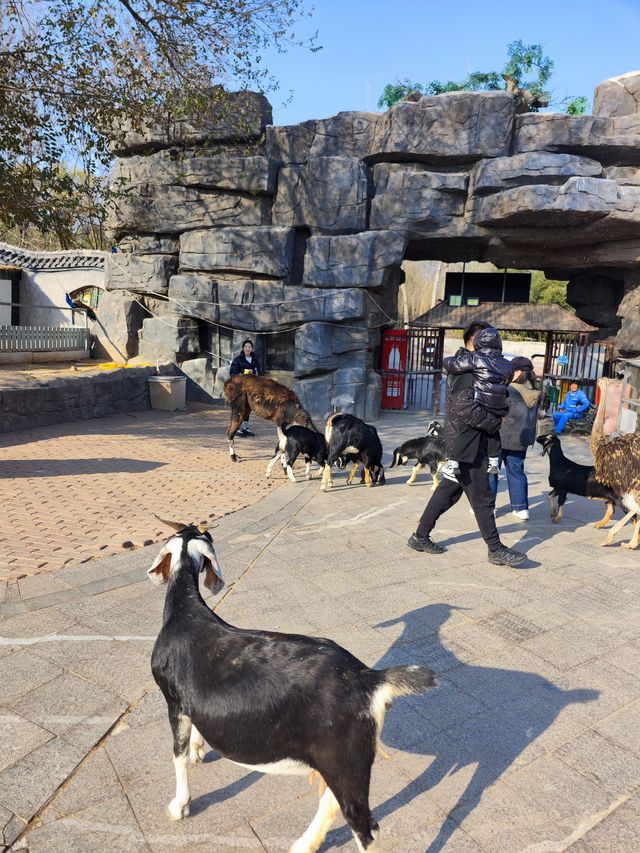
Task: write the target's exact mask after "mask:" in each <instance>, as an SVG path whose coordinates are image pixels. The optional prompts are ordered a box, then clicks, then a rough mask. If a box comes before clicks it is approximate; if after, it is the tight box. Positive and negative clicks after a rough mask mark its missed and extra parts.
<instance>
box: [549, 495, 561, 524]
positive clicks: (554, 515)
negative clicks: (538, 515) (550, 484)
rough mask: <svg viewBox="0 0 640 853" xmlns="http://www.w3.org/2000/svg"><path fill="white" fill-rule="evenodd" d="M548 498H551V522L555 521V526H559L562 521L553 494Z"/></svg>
mask: <svg viewBox="0 0 640 853" xmlns="http://www.w3.org/2000/svg"><path fill="white" fill-rule="evenodd" d="M547 497H548V498H549V511H550V513H551V521H553V523H554V524H557V523H558V522H559V521H560V519H559V518H558V510H557V509H556V505H555V501H554V500H553V492H549V494H548V496H547Z"/></svg>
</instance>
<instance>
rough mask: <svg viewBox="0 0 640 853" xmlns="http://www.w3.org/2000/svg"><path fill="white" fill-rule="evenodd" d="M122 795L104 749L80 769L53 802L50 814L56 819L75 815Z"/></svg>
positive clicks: (87, 760)
mask: <svg viewBox="0 0 640 853" xmlns="http://www.w3.org/2000/svg"><path fill="white" fill-rule="evenodd" d="M120 793H122V786H121V784H120V781H119V779H118V776H117V774H116V772H115V770H114V769H113V767H112V765H111V762H110V761H109V758H108V756H107V753H106V751H105V749H104V748H100V749H98V750H97V751H96V752H94V753H93V754H92V755H89V756H88V758H87V759H86V760H85V761H84V762H83V763H82V764H81V765H80V767H79V768H78V769H77V770H76V772H75V773H74V774H73V776H72V777H71V779H69V780H68V781H67V783H66V784H65V785H64V786H63V787H62V789H61V790H60V792H59V793H58V794H56V796H55V797H54V799H53V800H52V801H51V804H50V807H49V809H48V812H50V813H51V815H52V816H53V818H54V819H57V818H61V817H65V816H67V815H72V814H74V813H75V812H79V811H82V810H83V809H87V808H89V807H90V806H94V805H97V804H98V803H102V802H104V801H105V800H109V799H111V798H112V797H115V796H116V795H118V794H120Z"/></svg>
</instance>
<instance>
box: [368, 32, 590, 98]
mask: <svg viewBox="0 0 640 853" xmlns="http://www.w3.org/2000/svg"><path fill="white" fill-rule="evenodd" d="M507 55H508V59H507V62H506V64H505V66H504V68H503V70H502V71H500V72H498V71H487V72H484V71H473V72H471V74H468V75H467V76H466V77H465V78H464V79H463V80H448V81H447V82H446V83H442V82H441V81H440V80H432V81H431V82H430V83H426V84H424V85H423V84H421V83H412V82H411V81H410V80H408V79H406V78H405V80H403V81H401V82H400V81H396V83H388V84H387V85H386V86H385V87H384V90H383V91H382V94H381V95H380V98H379V99H378V106H379V107H391V106H393V104H395V103H397V102H398V101H400V100H402V99H403V98H407V97H411V96H412V95H413V94H414V93H417V94H419V95H442V94H443V93H445V92H459V91H467V92H492V91H508V92H513V94H514V95H515V96H516V98H517V99H518V103H519V106H520V108H521V110H522V111H523V112H538V111H539V110H540V109H544V108H545V107H548V106H549V105H550V104H552V103H553V105H554V106H557V107H560V108H562V109H564V111H565V112H567V113H568V114H569V115H582V114H583V113H585V112H586V110H587V107H588V102H587V99H586V98H585V97H584V96H580V97H571V98H565V99H564V100H562V101H559V102H553V101H552V99H551V93H550V91H549V81H550V79H551V75H552V72H553V60H552V59H549V57H548V56H545V55H544V53H543V51H542V46H541V45H539V44H524V43H523V42H522V41H521V40H520V39H518V40H517V41H514V42H511V44H509V45H508V47H507Z"/></svg>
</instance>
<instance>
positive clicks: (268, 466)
mask: <svg viewBox="0 0 640 853" xmlns="http://www.w3.org/2000/svg"><path fill="white" fill-rule="evenodd" d="M280 455H281V454H280V448H278V449H277V450H276V455H275V456H274V457H273V458H272V459H270V460H269V464H268V465H267V480H268V479H269V477H270V476H271V472H272V471H273V466H274V465H275V464H276V462H277V461H278V459H279V458H280Z"/></svg>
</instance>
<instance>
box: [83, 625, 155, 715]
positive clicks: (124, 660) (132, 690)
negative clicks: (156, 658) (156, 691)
mask: <svg viewBox="0 0 640 853" xmlns="http://www.w3.org/2000/svg"><path fill="white" fill-rule="evenodd" d="M153 643H154V641H153V640H149V641H147V642H115V643H110V644H109V645H108V646H107V647H106V648H105V649H104V651H103V653H102V654H101V655H100V657H97V658H93V659H91V660H85V661H79V662H78V663H76V664H75V665H74V666H73V671H74V672H75V673H76V674H77V675H79V676H81V677H82V678H86V679H87V680H89V681H91V682H93V684H99V685H100V686H102V687H105V688H106V689H108V690H109V691H111V692H112V693H117V694H118V695H119V696H122V697H123V698H124V699H125V700H126V701H127V702H134V701H136V700H137V699H139V698H140V697H141V696H142V695H143V694H144V693H145V692H146V691H147V690H148V689H149V688H150V687H151V685H152V684H154V683H155V682H154V681H153V676H152V675H151V651H152V648H153Z"/></svg>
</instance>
